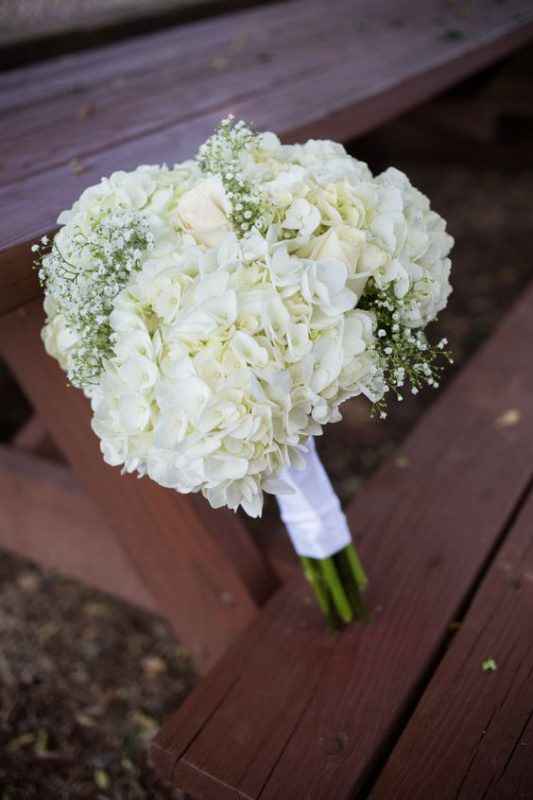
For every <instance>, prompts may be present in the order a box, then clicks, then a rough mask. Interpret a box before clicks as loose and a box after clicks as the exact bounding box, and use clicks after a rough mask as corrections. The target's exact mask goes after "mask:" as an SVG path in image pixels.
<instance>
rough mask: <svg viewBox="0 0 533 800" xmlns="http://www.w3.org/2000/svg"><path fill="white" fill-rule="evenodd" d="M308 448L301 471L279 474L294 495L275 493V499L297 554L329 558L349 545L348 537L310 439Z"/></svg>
mask: <svg viewBox="0 0 533 800" xmlns="http://www.w3.org/2000/svg"><path fill="white" fill-rule="evenodd" d="M308 447H309V450H308V452H307V453H306V454H304V459H305V468H304V469H295V468H294V467H286V468H285V469H284V470H283V471H282V472H281V473H280V475H279V477H280V478H281V480H283V481H284V482H285V483H288V484H289V485H290V486H291V488H292V489H293V490H294V493H293V494H279V495H276V499H277V501H278V505H279V509H280V512H281V518H282V520H283V522H284V523H285V526H286V528H287V531H288V533H289V536H290V538H291V541H292V543H293V546H294V549H295V550H296V552H297V553H298V555H300V556H309V557H310V558H329V556H331V555H333V554H334V553H337V552H338V551H339V550H342V549H343V548H344V547H346V545H348V544H350V542H351V541H352V537H351V534H350V529H349V528H348V523H347V521H346V517H345V516H344V514H343V512H342V509H341V504H340V502H339V498H338V497H337V495H336V494H335V492H334V490H333V487H332V485H331V483H330V480H329V478H328V476H327V473H326V470H325V469H324V467H323V466H322V462H321V461H320V459H319V457H318V453H317V452H316V448H315V442H314V439H313V438H312V437H311V438H310V439H309V442H308Z"/></svg>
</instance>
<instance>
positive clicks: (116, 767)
mask: <svg viewBox="0 0 533 800" xmlns="http://www.w3.org/2000/svg"><path fill="white" fill-rule="evenodd" d="M531 61H532V53H531V51H530V52H525V53H522V54H519V55H518V56H515V57H514V58H513V59H512V60H511V62H509V63H508V64H507V65H504V67H503V68H500V69H498V70H496V71H491V72H490V73H489V74H487V75H486V76H485V77H484V78H483V79H477V80H476V81H473V82H472V81H471V82H469V83H468V84H466V85H465V86H464V87H462V88H461V89H460V90H459V91H455V92H453V93H451V94H449V95H447V96H445V97H443V98H441V99H439V100H437V101H434V102H433V103H431V104H428V105H427V106H426V107H425V108H424V109H421V110H418V111H417V112H413V113H412V114H408V115H406V116H405V117H404V118H402V119H401V120H399V121H397V122H394V123H391V124H389V125H388V126H386V128H384V129H382V130H381V131H380V132H378V133H376V134H374V135H373V136H369V137H366V138H365V139H364V140H360V141H358V142H355V143H353V144H352V146H351V150H352V152H353V153H354V155H356V156H358V157H359V158H363V159H364V160H367V161H368V162H369V164H370V166H371V167H372V168H374V169H381V168H382V167H383V166H385V165H386V164H387V163H393V164H395V165H396V166H398V167H400V168H401V169H404V170H405V171H406V172H407V173H408V174H409V175H410V177H411V179H412V180H413V182H414V183H415V184H416V185H418V186H419V187H420V188H422V189H423V191H424V192H426V193H427V194H428V195H429V196H430V197H431V199H432V203H433V205H434V207H435V208H436V209H437V210H438V211H439V212H440V213H442V214H443V215H444V216H445V217H446V218H447V219H448V221H449V229H450V231H451V233H452V234H453V235H454V237H455V238H456V249H455V254H454V275H453V283H454V287H455V291H454V294H453V296H452V298H451V301H450V305H449V308H448V309H447V310H446V312H445V313H444V314H443V315H442V318H441V320H440V321H439V323H438V325H437V326H435V330H434V335H435V336H439V335H441V334H445V335H447V336H448V338H449V339H450V341H451V343H452V346H453V348H454V350H455V354H456V366H455V367H454V368H453V369H451V370H450V371H449V374H448V376H447V380H451V379H453V374H454V373H455V372H456V371H457V370H458V369H460V368H461V366H462V365H463V364H464V363H465V361H466V360H467V359H468V357H469V356H470V355H471V354H472V353H473V352H474V351H475V349H476V348H477V346H478V345H479V344H480V343H481V342H482V341H483V340H484V339H485V338H486V337H487V336H488V335H489V334H490V333H491V331H493V330H494V327H495V326H496V324H497V323H498V321H499V319H500V318H501V316H502V314H503V313H504V312H505V310H506V309H508V308H509V306H510V304H511V303H512V300H513V299H514V298H515V297H516V296H517V294H519V292H520V291H521V289H522V288H523V286H524V285H525V283H526V282H527V281H528V280H529V278H530V276H531V275H532V262H531V231H532V229H533V206H532V203H531V197H532V196H533V161H532V155H533V151H532V150H531V146H530V142H531V129H532V116H533V110H532V109H531V108H529V112H528V110H527V108H526V109H525V110H524V103H523V96H522V87H523V81H524V71H525V70H528V69H529V68H530V65H531ZM524 346H530V343H526V342H525V343H524ZM0 393H1V396H2V398H3V402H2V414H1V415H0V436H1V437H2V438H3V439H6V438H8V436H9V434H10V433H12V432H13V430H14V429H15V428H16V426H17V425H18V424H20V422H21V420H22V419H23V418H24V417H25V415H26V414H27V405H26V404H25V402H24V400H23V398H22V397H21V395H20V393H19V392H18V390H17V388H16V386H15V385H14V384H13V382H12V381H11V380H10V378H9V376H8V375H7V373H6V372H5V370H4V371H3V372H1V373H0ZM431 400H432V395H431V393H429V394H428V393H427V392H426V393H425V394H424V395H422V396H420V397H417V398H414V397H412V398H409V399H407V400H406V401H405V402H404V403H403V404H395V405H394V406H393V407H391V409H390V414H389V418H388V419H387V420H386V421H385V422H384V423H377V422H375V421H369V419H368V406H367V405H366V404H365V403H364V402H362V401H358V400H356V401H351V402H350V403H347V404H346V406H345V407H344V409H343V410H344V420H343V422H342V423H339V424H338V425H335V426H331V428H330V429H329V430H328V431H327V436H326V437H324V440H323V441H322V442H321V443H320V449H321V452H322V455H323V458H324V461H325V463H326V466H327V467H328V469H329V471H330V474H331V476H332V479H333V480H334V483H335V486H336V488H337V490H338V491H339V493H340V495H341V497H342V499H343V500H344V501H347V500H348V499H350V498H352V497H353V496H354V494H355V493H356V492H357V490H358V489H359V487H360V485H361V484H362V483H363V482H364V480H365V478H367V477H368V475H370V474H371V473H372V471H373V470H374V469H375V468H376V466H377V465H378V464H379V463H380V462H381V461H382V459H383V458H385V457H387V456H389V455H391V454H394V457H398V458H401V442H402V440H403V438H404V436H405V434H406V433H407V431H408V430H409V429H410V428H411V427H412V426H413V424H415V422H416V421H417V419H419V417H420V415H421V414H422V413H423V411H424V409H425V408H426V407H427V406H428V404H429V403H430V402H431ZM256 527H257V526H256ZM259 527H260V529H261V531H262V532H263V535H266V534H265V531H268V530H269V529H270V528H271V527H272V528H274V527H278V524H277V520H276V517H275V514H274V511H273V508H272V506H270V505H269V506H268V508H267V510H266V515H265V519H264V521H263V522H262V523H260V525H259ZM367 567H368V569H369V571H370V574H371V564H370V565H367ZM0 637H1V641H2V645H1V650H0V752H1V753H2V756H1V757H0V759H1V763H0V787H1V788H0V800H30V799H31V800H33V799H34V798H35V800H67V799H68V800H70V799H72V800H77V799H78V798H96V799H97V800H111V798H112V799H113V800H137V798H139V800H141V799H144V798H147V799H148V800H170V799H171V798H172V797H174V798H176V797H178V795H177V794H176V793H174V794H172V793H170V792H169V791H168V790H167V789H165V787H163V786H160V785H158V784H157V783H156V781H155V779H154V777H153V775H152V773H151V772H150V769H149V766H148V763H147V743H148V741H149V739H150V737H151V736H152V735H153V732H154V730H155V729H156V727H157V725H158V723H159V721H160V720H161V719H162V718H163V717H164V716H165V714H167V713H168V712H169V711H171V710H173V709H174V708H176V707H177V706H178V704H179V703H180V701H181V700H182V699H183V697H184V696H185V695H186V693H187V692H188V691H189V689H190V688H191V686H192V685H193V683H194V680H195V676H194V669H193V665H192V664H191V662H190V661H189V659H188V657H187V654H186V653H185V652H184V651H183V649H182V648H181V647H180V646H179V644H178V643H177V642H176V641H175V639H174V638H173V635H172V633H171V632H170V629H169V627H168V626H167V625H166V624H165V623H163V622H162V621H161V620H159V619H158V618H156V617H154V616H151V615H149V614H147V613H143V612H140V611H138V610H135V609H132V608H130V607H128V606H127V605H125V604H124V603H122V602H119V601H117V600H115V599H113V598H110V597H108V596H104V595H102V594H99V593H97V592H94V591H90V590H88V589H86V588H84V587H83V586H81V585H79V584H78V583H76V582H74V581H71V580H67V579H65V578H62V577H60V576H58V575H55V574H50V573H46V572H43V571H42V570H40V569H39V568H38V567H36V566H35V565H32V564H30V563H29V562H24V561H22V560H21V559H18V558H15V557H13V556H11V555H8V554H7V553H4V554H3V557H2V559H1V560H0Z"/></svg>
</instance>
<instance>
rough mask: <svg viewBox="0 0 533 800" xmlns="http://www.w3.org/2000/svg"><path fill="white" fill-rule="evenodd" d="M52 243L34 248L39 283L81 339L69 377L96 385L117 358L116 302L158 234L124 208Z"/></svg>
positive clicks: (81, 384)
mask: <svg viewBox="0 0 533 800" xmlns="http://www.w3.org/2000/svg"><path fill="white" fill-rule="evenodd" d="M48 244H49V243H48V240H47V239H46V237H43V239H41V242H40V244H38V245H34V246H33V248H32V249H33V251H34V252H35V253H36V254H37V261H36V263H37V266H38V267H39V280H40V282H41V285H42V286H43V287H44V288H45V290H46V294H47V296H48V297H50V298H52V299H53V300H55V301H56V302H57V303H58V306H59V307H60V308H61V311H62V313H63V315H64V317H65V322H66V326H67V328H68V329H69V330H70V331H71V332H72V333H73V334H74V336H75V344H74V345H73V348H72V352H71V358H70V363H69V369H68V377H69V380H70V382H71V383H72V384H73V385H74V386H77V387H80V388H84V387H87V386H89V385H90V384H92V383H95V382H96V380H97V379H98V377H99V375H100V373H101V371H102V369H103V366H104V362H105V361H106V360H107V359H109V358H111V357H112V356H113V333H112V329H111V326H110V324H109V317H110V315H111V311H112V310H113V300H114V299H115V297H116V296H117V294H118V293H119V292H120V291H121V289H123V288H124V286H125V285H126V283H127V282H128V280H129V277H130V275H131V273H132V272H135V271H138V270H139V269H140V268H141V266H142V263H143V256H144V253H145V252H146V250H147V249H150V247H152V245H153V235H152V232H151V231H150V229H149V227H148V224H147V222H146V220H145V218H144V217H143V216H142V215H141V214H139V213H138V212H135V211H130V210H126V209H119V210H118V211H115V212H114V213H112V214H110V215H109V216H106V217H103V218H102V219H101V220H99V221H97V222H95V223H94V225H93V228H92V230H91V231H90V233H86V232H85V231H83V230H82V229H81V228H80V227H79V226H74V227H73V230H72V232H71V233H70V235H69V237H68V239H66V240H65V241H64V242H61V244H60V243H59V239H58V237H57V236H56V238H55V239H54V241H53V243H52V245H51V249H50V250H48V249H47V247H48Z"/></svg>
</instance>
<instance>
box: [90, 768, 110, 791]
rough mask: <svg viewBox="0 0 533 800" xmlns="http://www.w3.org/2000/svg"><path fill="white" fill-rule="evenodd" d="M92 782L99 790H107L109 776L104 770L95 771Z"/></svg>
mask: <svg viewBox="0 0 533 800" xmlns="http://www.w3.org/2000/svg"><path fill="white" fill-rule="evenodd" d="M94 782H95V783H96V785H97V786H98V788H99V789H104V790H105V789H109V783H110V781H109V775H108V774H107V772H106V771H105V769H96V770H95V771H94Z"/></svg>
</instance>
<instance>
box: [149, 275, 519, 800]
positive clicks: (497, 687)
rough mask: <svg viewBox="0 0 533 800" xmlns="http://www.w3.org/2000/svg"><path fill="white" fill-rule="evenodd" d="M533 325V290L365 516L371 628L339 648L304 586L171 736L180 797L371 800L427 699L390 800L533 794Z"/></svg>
mask: <svg viewBox="0 0 533 800" xmlns="http://www.w3.org/2000/svg"><path fill="white" fill-rule="evenodd" d="M532 309H533V288H530V289H529V291H528V292H527V294H526V295H525V296H524V297H523V298H522V299H521V301H520V302H519V304H518V305H517V307H516V308H515V309H514V310H513V311H512V313H511V314H510V315H509V316H508V318H507V319H506V321H504V323H503V325H502V326H501V327H500V328H499V329H498V331H497V333H496V334H495V336H494V337H493V339H492V340H490V341H489V342H488V344H487V345H486V346H485V347H484V348H483V349H482V351H481V352H480V353H479V354H478V355H477V356H476V357H475V358H474V359H473V360H472V361H471V362H470V364H469V365H468V366H467V367H466V368H465V369H464V370H463V371H462V372H461V373H460V374H459V375H458V376H457V377H456V378H455V380H454V382H453V383H452V385H451V387H450V388H449V389H448V390H447V391H446V392H444V393H443V395H442V396H441V397H440V398H439V400H438V401H437V402H436V403H435V405H434V406H433V407H432V409H431V410H430V412H429V413H428V414H427V416H426V417H425V418H424V419H423V420H422V422H421V423H420V425H419V426H418V428H417V429H416V430H415V432H414V433H413V434H412V435H411V436H410V438H409V439H408V441H407V443H406V445H405V448H404V450H403V453H402V456H403V457H402V459H400V460H398V459H396V460H394V461H391V462H390V463H388V464H386V465H385V466H384V467H383V468H382V469H381V470H380V471H379V472H378V474H377V475H376V476H375V477H374V478H373V479H371V480H370V481H369V483H368V484H367V485H366V486H365V487H364V489H363V490H362V491H361V492H360V493H359V494H358V495H357V496H356V497H355V499H354V500H353V501H352V504H351V505H350V506H349V508H348V517H349V521H350V525H351V528H352V531H353V533H354V535H355V538H356V540H357V544H358V547H359V549H360V552H361V555H362V558H363V560H364V562H365V564H366V566H367V568H368V571H369V573H370V575H371V584H370V590H369V595H368V602H369V606H370V609H371V613H372V622H371V624H369V625H352V626H351V627H349V628H348V629H346V630H345V631H344V632H342V633H341V634H331V633H329V632H328V631H327V629H326V628H325V625H324V622H323V621H322V619H321V617H320V613H319V612H318V611H317V610H316V609H315V607H314V605H313V603H312V601H311V598H310V596H309V592H308V590H307V588H306V586H305V583H304V581H303V579H301V578H300V577H297V578H295V579H294V580H293V581H292V582H290V583H289V584H288V585H287V586H286V587H285V588H283V589H282V590H280V591H279V592H278V593H277V594H276V595H275V596H274V598H273V599H272V600H271V601H269V604H268V605H267V606H266V608H265V610H263V612H261V614H260V616H259V618H258V620H257V622H255V623H254V624H253V625H252V627H251V628H250V629H249V631H248V632H247V633H246V634H245V635H244V636H243V637H242V638H241V639H240V640H238V642H237V643H236V644H235V646H234V647H233V648H232V650H230V651H229V653H228V654H227V655H226V656H225V657H224V658H223V659H222V661H221V663H220V665H219V666H218V667H215V669H214V670H213V671H212V672H211V673H210V675H209V676H208V677H207V679H206V680H205V681H204V682H203V683H202V684H201V685H200V686H199V688H198V689H197V690H196V691H195V692H193V694H192V695H191V696H190V697H189V698H188V700H187V701H186V702H185V704H184V706H183V707H182V708H181V709H180V710H179V711H178V712H177V714H176V715H175V716H174V717H173V718H171V719H170V720H169V722H167V723H166V725H165V726H164V728H163V730H162V732H161V733H160V734H159V737H158V739H157V740H156V742H155V744H154V748H153V755H154V760H155V762H156V765H157V767H158V769H159V771H160V772H161V774H163V775H164V776H165V777H167V778H168V779H170V780H171V781H172V782H173V783H174V784H175V785H176V786H179V787H180V788H182V789H185V790H186V791H189V792H190V793H191V795H192V796H193V797H194V798H199V799H200V800H226V798H241V799H242V798H246V799H247V800H259V798H260V800H274V798H283V800H301V799H302V798H306V800H330V799H331V798H335V800H344V799H345V800H348V798H352V797H354V796H367V795H366V792H367V791H368V790H369V789H370V787H371V786H372V785H373V784H374V782H375V780H376V776H377V775H378V773H379V771H380V770H381V767H382V766H383V764H384V763H385V762H386V760H387V757H388V756H389V754H390V752H391V749H392V748H393V745H394V743H395V741H396V740H397V738H398V736H399V734H400V733H401V731H402V728H403V727H404V726H405V723H406V721H407V720H408V719H409V717H410V716H411V714H412V712H413V710H414V709H415V707H417V703H418V701H419V700H420V697H421V696H422V695H423V698H422V702H421V703H420V705H419V707H418V708H417V711H416V713H415V714H414V716H413V717H412V721H411V723H410V725H409V726H408V727H407V730H406V732H405V735H404V737H403V738H402V739H401V740H400V743H399V745H398V754H397V756H396V755H394V754H393V756H392V758H391V759H390V761H389V762H388V764H387V766H386V767H385V771H384V772H383V775H382V783H379V782H378V793H377V795H376V796H377V797H379V798H384V799H385V798H387V799H388V798H392V797H394V798H405V800H411V798H414V797H420V798H427V797H430V796H432V793H433V796H435V797H439V800H440V798H447V797H461V798H473V799H474V798H476V799H477V798H479V797H481V796H484V795H483V794H482V793H480V794H478V793H476V790H475V788H474V789H472V786H474V787H475V786H479V785H481V784H483V786H484V787H485V788H487V791H488V790H489V788H490V786H489V785H490V784H491V781H496V782H497V781H500V784H499V785H500V788H501V786H503V784H505V780H508V781H510V780H511V776H512V781H513V783H512V786H513V787H514V786H517V785H521V786H523V785H525V783H524V781H525V780H526V778H527V776H529V779H530V780H533V773H532V772H531V763H532V759H531V755H532V752H531V750H532V747H533V740H531V739H529V740H528V739H527V735H526V730H528V726H529V727H530V726H531V713H532V711H533V706H532V696H531V682H530V681H529V682H528V680H527V678H528V675H530V670H531V667H532V666H533V665H532V658H531V652H533V649H532V644H533V628H532V624H531V603H532V602H533V594H532V592H533V589H532V583H531V571H530V566H531V565H530V561H531V547H530V538H531V524H532V522H533V518H532V513H533V495H532V494H531V489H532V478H533V458H532V454H533V410H532V409H533V403H532V400H533V372H532V371H531V368H530V353H529V350H528V348H527V347H526V346H525V343H526V342H528V341H531V336H532V335H533V315H532V313H531V312H532ZM528 537H529V539H528ZM502 542H505V545H504V549H503V550H502V551H501V553H500V550H499V549H500V545H501V544H502ZM487 570H490V574H489V575H488V577H487V578H486V580H485V581H484V582H483V584H482V587H481V590H480V592H479V597H476V594H477V592H478V588H479V583H480V580H481V578H482V576H483V575H484V574H485V573H487ZM472 598H474V603H473V604H472ZM463 617H465V620H464V623H463V625H462V627H461V629H460V632H459V634H458V635H457V638H456V640H455V641H452V643H451V646H450V647H449V650H448V654H447V655H446V657H445V658H444V660H442V664H441V668H440V669H439V671H438V672H437V675H436V677H435V679H434V680H435V683H433V681H431V680H430V679H431V676H432V674H433V672H434V670H435V666H436V665H437V664H438V663H439V662H440V661H441V659H442V657H443V654H444V652H445V651H446V647H447V645H449V643H450V636H451V635H452V633H451V629H450V625H451V624H452V623H454V622H457V621H460V620H461V619H462V618H463ZM455 627H457V626H453V628H452V630H454V629H455ZM528 651H529V653H528ZM492 656H494V658H495V659H496V662H497V664H498V665H499V666H498V669H497V671H496V672H495V673H488V672H487V673H486V672H484V671H483V669H482V666H481V663H482V661H483V660H484V659H486V658H490V657H492ZM428 681H430V683H429V688H428V689H427V692H426V693H425V694H424V689H425V687H426V684H427V683H428ZM487 729H488V730H489V734H491V736H488V737H487V740H486V741H484V742H482V743H481V739H482V737H483V735H484V732H485V731H486V730H487ZM518 744H521V745H522V748H520V747H518ZM487 760H488V761H489V762H490V763H491V765H492V766H491V771H490V772H486V774H485V772H484V769H483V765H484V763H485V761H487ZM507 761H508V767H507V769H508V775H507V776H505V779H504V778H502V776H501V775H500V772H502V771H503V770H504V768H505V766H506V764H507ZM421 763H424V768H423V769H422V768H420V764H421ZM452 774H453V778H452V777H448V776H449V775H452ZM480 775H484V778H483V780H482V779H481V778H480ZM463 779H464V783H463ZM476 781H477V783H476ZM502 781H503V783H502ZM520 782H522V783H520ZM509 785H511V784H509ZM448 786H450V787H451V788H450V791H449V792H448V791H447V790H446V792H447V793H446V792H445V791H444V789H443V788H442V787H448ZM531 786H532V784H531V783H530V784H529V789H530V790H531ZM439 787H441V788H440V793H439V791H438V790H439ZM491 791H492V794H489V795H487V796H490V797H491V798H496V797H498V798H499V797H509V798H511V797H513V798H515V797H520V796H522V795H520V793H518V794H512V793H509V792H508V793H507V794H498V793H497V791H496V790H491ZM443 792H444V793H443ZM461 792H462V793H461ZM495 792H496V793H495ZM354 793H355V794H354ZM372 796H373V794H372ZM523 796H524V797H528V796H531V795H527V794H526V795H523Z"/></svg>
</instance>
